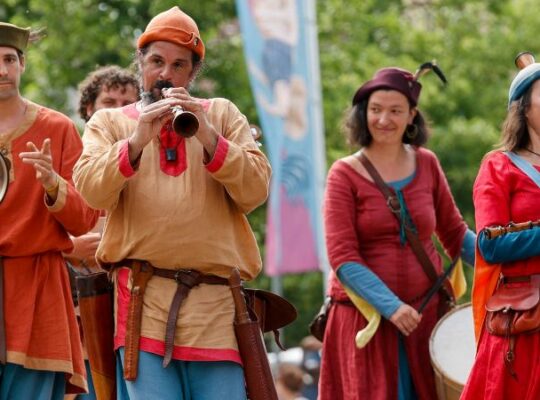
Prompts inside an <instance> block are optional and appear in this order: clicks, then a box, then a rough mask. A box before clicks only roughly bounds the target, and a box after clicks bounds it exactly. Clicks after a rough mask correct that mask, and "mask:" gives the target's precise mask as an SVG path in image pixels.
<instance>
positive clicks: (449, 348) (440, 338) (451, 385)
mask: <svg viewBox="0 0 540 400" xmlns="http://www.w3.org/2000/svg"><path fill="white" fill-rule="evenodd" d="M429 353H430V356H431V365H432V366H433V369H434V371H435V385H436V387H437V395H438V398H439V400H459V396H460V395H461V391H462V390H463V386H464V385H465V383H466V382H467V378H468V376H469V373H470V372H471V368H472V365H473V362H474V357H475V355H476V343H475V339H474V326H473V316H472V307H471V304H470V303H466V304H462V305H460V306H458V307H456V308H454V309H453V310H452V311H450V312H449V313H447V314H446V315H445V316H444V317H442V318H441V320H440V321H439V322H438V323H437V325H435V328H434V329H433V332H432V333H431V337H430V340H429Z"/></svg>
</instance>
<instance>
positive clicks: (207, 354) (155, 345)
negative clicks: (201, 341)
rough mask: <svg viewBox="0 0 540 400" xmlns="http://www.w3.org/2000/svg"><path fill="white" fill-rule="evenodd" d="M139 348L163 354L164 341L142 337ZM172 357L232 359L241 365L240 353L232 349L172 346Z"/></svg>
mask: <svg viewBox="0 0 540 400" xmlns="http://www.w3.org/2000/svg"><path fill="white" fill-rule="evenodd" d="M140 349H141V350H142V351H146V352H148V353H153V354H157V355H158V356H163V355H164V354H165V342H163V341H161V340H156V339H150V338H146V337H142V338H141V341H140ZM172 357H173V359H174V360H183V361H232V362H235V363H237V364H240V365H242V361H241V360H240V354H239V353H238V351H236V350H234V349H201V348H197V347H185V346H174V349H173V356H172Z"/></svg>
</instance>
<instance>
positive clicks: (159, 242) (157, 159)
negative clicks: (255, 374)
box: [74, 99, 271, 361]
mask: <svg viewBox="0 0 540 400" xmlns="http://www.w3.org/2000/svg"><path fill="white" fill-rule="evenodd" d="M201 102H202V103H203V106H204V107H205V109H206V111H207V117H208V119H209V121H210V123H211V124H212V125H213V126H214V127H215V129H216V130H217V131H218V133H220V135H221V137H220V139H219V141H218V146H217V149H216V153H215V154H214V157H213V159H212V160H211V161H210V162H209V163H208V164H206V165H205V163H204V160H203V155H204V150H203V147H202V145H201V144H200V142H199V141H198V140H197V139H196V138H195V137H193V138H190V139H180V140H179V141H178V145H177V150H178V161H177V162H176V163H173V164H174V165H173V166H172V169H173V170H175V171H176V172H175V173H174V172H171V165H170V164H171V163H166V162H165V160H164V151H163V148H162V147H163V146H162V145H161V141H163V137H162V140H161V141H160V138H159V137H156V138H155V139H153V140H152V141H151V142H150V143H149V144H148V145H147V146H146V147H145V149H144V151H143V153H142V157H141V159H140V163H139V165H138V168H137V169H136V171H133V170H132V169H131V166H130V164H129V162H128V161H127V140H126V139H127V138H128V137H129V136H130V135H131V133H132V132H133V131H134V130H135V128H136V125H137V117H138V111H137V109H136V108H135V106H134V105H131V106H128V107H125V108H123V109H108V110H101V111H99V112H97V113H96V114H95V115H94V116H93V117H92V119H91V120H90V121H89V122H88V124H87V125H86V129H85V133H84V136H83V144H84V150H83V154H82V156H81V158H80V160H79V162H78V163H77V165H76V167H75V172H74V181H75V183H76V187H77V189H78V190H79V191H80V192H81V194H82V195H83V197H84V198H85V199H86V200H87V201H88V203H89V204H90V205H91V206H93V207H95V208H99V209H105V210H107V216H108V217H107V221H106V224H105V229H104V233H103V239H102V242H101V244H100V246H99V248H98V252H97V258H98V260H99V261H100V262H101V263H103V264H106V263H111V262H117V261H120V260H122V259H126V258H132V259H142V260H147V261H149V262H150V263H152V264H153V265H155V266H157V267H160V268H167V269H196V270H198V271H201V272H203V273H206V274H214V275H218V276H221V277H225V278H227V277H228V276H229V274H230V271H231V269H232V268H234V267H238V268H239V269H240V271H241V276H242V278H243V279H246V280H249V279H253V278H254V277H255V276H256V275H257V274H258V273H259V272H260V269H261V258H260V255H259V251H258V248H257V244H256V240H255V237H254V235H253V232H252V230H251V228H250V226H249V223H248V220H247V218H246V214H247V213H248V212H250V211H251V210H253V209H254V208H256V207H257V206H259V205H260V204H262V203H263V202H264V201H265V200H266V198H267V196H268V187H269V180H270V175H271V169H270V165H269V163H268V160H267V159H266V157H265V155H264V154H263V153H262V152H261V151H260V150H259V148H258V146H257V144H256V143H255V141H254V140H253V138H252V136H251V132H250V129H249V124H248V121H247V119H246V118H245V116H244V115H242V114H241V113H240V112H239V111H238V109H237V108H236V106H235V105H234V104H233V103H231V102H230V101H228V100H225V99H211V100H201ZM176 167H178V168H176ZM175 168H176V169H175ZM175 175H176V176H175ZM128 274H129V271H128V270H120V272H119V273H118V274H117V279H116V289H117V290H116V295H117V301H118V302H117V306H118V309H117V312H116V318H117V327H116V346H117V347H119V346H122V345H123V334H124V332H123V331H124V326H123V325H124V324H125V303H126V302H127V301H128V299H129V292H128V290H127V288H128V287H129V279H128V278H129V277H128ZM175 290H176V283H175V282H174V281H172V280H168V279H165V278H160V277H153V278H152V279H151V280H150V282H149V284H148V287H147V291H146V294H145V299H144V306H143V322H142V333H141V337H142V339H141V349H143V350H146V351H151V352H154V353H157V354H163V340H164V337H165V324H166V319H167V313H168V310H169V306H170V304H171V300H172V297H173V295H174V292H175ZM233 315H234V306H233V301H232V297H231V294H230V289H229V288H228V287H226V286H216V285H200V286H199V287H196V288H194V289H192V290H191V292H190V294H189V296H188V297H187V299H186V300H185V301H184V303H183V305H182V307H181V310H180V315H179V318H178V321H177V329H176V337H175V349H174V353H173V358H175V359H184V360H195V359H197V360H214V359H227V360H233V361H239V359H238V357H237V345H236V340H235V338H234V332H233V328H232V320H233Z"/></svg>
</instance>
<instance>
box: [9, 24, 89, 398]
mask: <svg viewBox="0 0 540 400" xmlns="http://www.w3.org/2000/svg"><path fill="white" fill-rule="evenodd" d="M33 38H34V35H33V33H32V32H31V31H30V29H24V28H20V27H18V26H16V25H12V24H9V23H5V22H0V153H1V155H2V157H3V159H4V160H5V163H6V164H7V165H8V170H9V172H8V175H9V176H8V182H9V184H8V188H7V191H6V192H5V196H4V197H3V199H2V201H1V203H0V221H1V222H2V228H1V232H2V234H1V235H0V279H2V280H3V284H1V283H2V282H1V281H0V289H1V291H2V292H3V293H0V362H1V365H0V398H10V399H62V398H63V396H64V393H65V392H67V393H82V392H85V391H86V390H87V382H86V374H85V369H84V362H83V354H82V347H81V340H80V336H79V330H78V327H77V322H76V319H75V312H74V308H73V304H72V300H71V292H70V285H69V277H68V273H67V270H66V268H65V263H64V259H63V257H62V252H69V251H70V250H71V249H72V248H73V244H72V242H71V240H70V238H69V234H72V235H74V236H78V235H81V234H83V233H85V232H87V231H88V230H90V228H91V227H92V226H93V225H94V224H95V222H96V220H97V217H98V213H97V212H96V211H94V210H92V209H91V208H89V207H88V205H87V204H86V202H85V201H84V199H83V198H82V197H81V196H80V195H79V193H78V192H77V191H76V190H75V188H74V187H73V183H72V180H71V174H72V169H73V165H74V164H75V162H76V161H77V159H78V158H79V156H80V154H81V151H82V143H81V140H80V138H79V135H78V132H77V130H76V128H75V126H74V124H73V123H72V122H71V121H70V120H69V118H67V117H66V116H64V115H62V114H60V113H58V112H56V111H53V110H51V109H48V108H46V107H43V106H40V105H38V104H35V103H33V102H31V101H29V100H28V99H25V98H24V97H23V96H21V94H20V92H19V85H20V80H21V76H22V74H23V73H24V70H25V56H24V54H25V51H26V48H27V46H28V43H29V41H31V40H32V39H33Z"/></svg>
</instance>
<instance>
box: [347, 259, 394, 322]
mask: <svg viewBox="0 0 540 400" xmlns="http://www.w3.org/2000/svg"><path fill="white" fill-rule="evenodd" d="M337 275H338V278H339V280H340V281H341V283H342V284H343V285H345V286H347V287H348V288H349V289H351V290H352V291H353V292H355V293H356V294H357V295H359V296H360V297H362V298H363V299H365V300H366V301H367V302H368V303H369V304H371V305H372V306H373V307H375V309H376V310H377V311H378V312H379V313H380V314H381V315H382V316H383V317H384V318H386V319H389V318H390V317H391V316H392V314H394V313H395V312H396V310H397V309H398V308H399V307H400V306H401V305H402V304H403V302H402V301H401V300H400V299H399V298H398V297H397V296H396V295H395V294H394V293H393V292H392V291H391V290H390V289H389V288H388V286H386V285H385V284H384V282H383V281H382V280H381V279H380V278H379V277H378V276H377V275H375V274H374V273H373V272H372V271H371V270H370V269H369V268H367V267H365V266H363V265H361V264H358V263H355V262H347V263H345V264H343V265H341V267H339V269H338V270H337Z"/></svg>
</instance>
